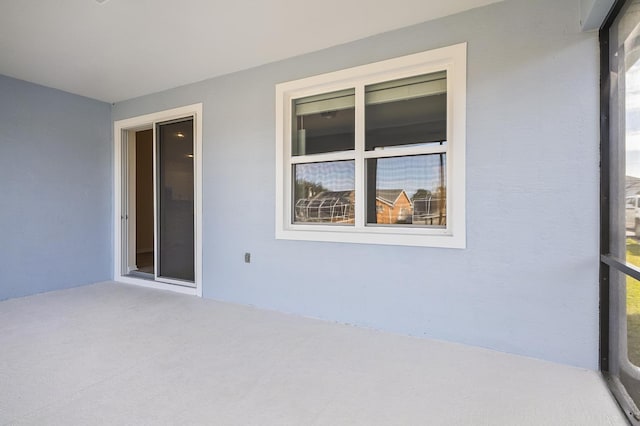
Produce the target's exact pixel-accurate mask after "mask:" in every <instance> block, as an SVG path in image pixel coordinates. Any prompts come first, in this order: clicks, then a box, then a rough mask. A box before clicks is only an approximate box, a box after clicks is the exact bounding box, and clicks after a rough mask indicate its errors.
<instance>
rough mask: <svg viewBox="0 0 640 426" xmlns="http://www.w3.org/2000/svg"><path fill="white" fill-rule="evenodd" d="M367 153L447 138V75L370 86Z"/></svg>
mask: <svg viewBox="0 0 640 426" xmlns="http://www.w3.org/2000/svg"><path fill="white" fill-rule="evenodd" d="M365 104H366V110H365V122H366V144H365V146H366V150H367V151H372V150H375V149H383V148H384V147H392V146H394V147H397V146H403V145H416V144H429V143H433V142H437V143H441V142H443V141H445V140H446V138H447V77H446V72H438V73H433V74H426V75H421V76H417V77H411V78H404V79H401V80H394V81H389V82H384V83H379V84H374V85H370V86H367V87H366V89H365Z"/></svg>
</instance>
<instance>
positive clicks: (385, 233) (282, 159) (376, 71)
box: [275, 43, 467, 248]
mask: <svg viewBox="0 0 640 426" xmlns="http://www.w3.org/2000/svg"><path fill="white" fill-rule="evenodd" d="M466 57H467V44H466V43H460V44H456V45H453V46H448V47H443V48H439V49H434V50H429V51H425V52H421V53H416V54H412V55H407V56H402V57H398V58H393V59H389V60H385V61H380V62H375V63H371V64H367V65H362V66H358V67H353V68H348V69H344V70H340V71H335V72H330V73H326V74H321V75H316V76H313V77H307V78H303V79H300V80H294V81H289V82H285V83H280V84H277V85H276V212H275V213H276V239H286V240H307V241H332V242H344V243H364V244H388V245H406V246H423V247H448V248H465V247H466V224H465V219H466V218H465V216H466V215H465V155H466V153H465V145H466V69H467V64H466ZM438 71H446V72H447V144H446V148H445V149H444V152H446V155H447V161H446V167H447V177H446V181H447V227H446V228H445V229H434V228H419V227H406V226H405V227H403V226H371V225H368V226H367V225H366V224H365V215H364V210H365V186H366V182H365V177H364V167H365V160H366V158H371V157H381V156H387V155H392V151H395V152H394V153H393V155H394V156H395V155H399V154H400V153H402V155H411V154H412V153H414V154H415V153H417V151H416V150H415V148H401V151H400V149H389V150H388V151H389V152H388V154H387V153H386V152H385V154H382V153H380V152H376V153H375V154H374V153H373V152H368V151H365V146H364V107H365V105H364V99H365V94H364V88H365V86H367V85H371V84H376V83H380V82H385V81H391V80H396V79H402V78H407V77H412V76H416V75H420V74H428V73H433V72H438ZM347 88H355V95H356V105H355V109H356V113H355V114H356V116H355V150H353V151H341V152H336V153H329V154H320V155H319V156H318V160H323V161H326V159H336V160H337V159H355V193H356V200H355V211H356V214H355V224H354V226H335V225H330V224H329V225H322V224H293V223H292V220H291V216H292V211H293V210H292V207H291V204H292V200H291V195H290V194H291V189H292V179H291V167H290V165H291V164H295V163H296V162H299V161H301V160H300V159H299V158H296V157H294V156H292V155H291V143H290V138H291V132H290V129H291V124H292V123H291V113H290V112H291V104H292V102H291V101H292V99H296V98H301V97H306V96H313V95H317V94H321V93H327V92H332V91H339V90H343V89H347ZM385 151H387V150H385ZM314 158H315V157H314Z"/></svg>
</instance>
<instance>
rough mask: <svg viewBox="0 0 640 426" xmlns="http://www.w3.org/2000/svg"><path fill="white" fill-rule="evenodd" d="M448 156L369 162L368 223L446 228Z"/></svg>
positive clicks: (409, 157)
mask: <svg viewBox="0 0 640 426" xmlns="http://www.w3.org/2000/svg"><path fill="white" fill-rule="evenodd" d="M446 163H447V160H446V154H444V153H441V154H429V155H413V156H405V157H390V158H370V159H368V160H367V223H368V224H384V225H394V224H402V225H404V226H406V225H413V226H429V227H445V226H446V224H447V209H446V205H447V202H446V193H447V191H446Z"/></svg>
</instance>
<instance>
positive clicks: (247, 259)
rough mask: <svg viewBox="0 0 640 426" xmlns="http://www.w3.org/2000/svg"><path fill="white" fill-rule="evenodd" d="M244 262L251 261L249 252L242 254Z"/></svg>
mask: <svg viewBox="0 0 640 426" xmlns="http://www.w3.org/2000/svg"><path fill="white" fill-rule="evenodd" d="M244 263H251V253H245V254H244Z"/></svg>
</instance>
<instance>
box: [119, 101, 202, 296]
mask: <svg viewBox="0 0 640 426" xmlns="http://www.w3.org/2000/svg"><path fill="white" fill-rule="evenodd" d="M186 117H193V120H194V135H193V143H194V152H193V154H194V159H193V160H194V163H193V167H194V240H195V247H194V250H195V258H194V269H195V288H194V287H185V286H181V285H174V284H168V283H165V282H160V281H156V280H146V279H143V278H136V277H132V276H127V275H123V273H122V270H123V266H124V267H126V266H127V265H123V262H126V260H124V259H123V257H122V256H123V250H122V244H123V235H122V232H123V226H122V221H123V220H124V217H123V199H122V197H123V188H122V185H123V179H122V175H123V166H126V162H125V161H124V160H125V159H124V158H123V153H122V146H123V142H124V141H126V138H127V136H126V135H125V137H124V138H123V133H124V132H129V131H131V130H133V131H137V130H145V129H149V128H155V124H156V123H158V122H164V121H169V120H174V119H179V118H186ZM113 141H114V143H113V149H114V162H113V163H114V167H113V185H114V186H113V189H114V191H113V205H114V210H113V213H114V214H113V279H114V281H118V282H122V283H126V284H134V285H139V286H142V287H150V288H156V289H162V290H169V291H174V292H177V293H183V294H190V295H193V296H199V297H202V103H197V104H192V105H186V106H183V107H178V108H172V109H168V110H164V111H158V112H154V113H150V114H145V115H140V116H137V117H132V118H127V119H123V120H117V121H114V122H113ZM154 143H155V141H154Z"/></svg>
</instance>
